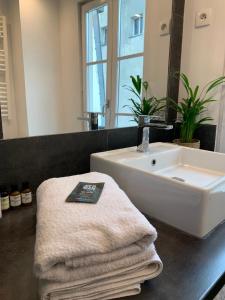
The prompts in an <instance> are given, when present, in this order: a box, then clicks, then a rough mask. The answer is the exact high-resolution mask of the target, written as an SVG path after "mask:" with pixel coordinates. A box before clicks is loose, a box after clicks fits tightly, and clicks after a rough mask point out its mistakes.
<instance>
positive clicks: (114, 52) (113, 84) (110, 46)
mask: <svg viewBox="0 0 225 300" xmlns="http://www.w3.org/2000/svg"><path fill="white" fill-rule="evenodd" d="M105 4H107V5H108V25H107V29H108V39H107V44H106V46H107V58H106V59H105V60H102V61H94V62H86V57H87V52H86V22H85V15H86V13H87V12H88V11H90V10H92V9H95V8H97V7H98V6H103V5H105ZM147 8H148V1H147V0H146V2H145V16H142V19H143V32H142V34H143V36H144V49H143V51H142V52H139V53H135V54H130V55H125V56H119V51H118V44H119V37H118V29H119V28H118V26H119V0H93V1H91V2H88V3H86V4H83V5H82V7H81V10H82V16H81V19H82V30H81V31H82V39H81V40H82V74H83V75H82V79H83V93H82V94H83V97H82V98H83V112H84V114H86V115H87V114H88V106H87V105H88V103H87V99H88V98H87V90H86V89H87V81H86V80H87V76H86V74H87V72H86V70H87V69H86V68H87V66H89V65H95V64H98V63H106V64H107V72H106V99H105V100H106V101H105V109H104V111H103V112H102V111H101V112H98V113H99V114H100V115H103V114H104V115H105V120H106V122H105V128H106V129H107V128H115V127H117V126H116V125H117V117H119V116H133V114H132V113H120V112H118V111H117V106H118V84H117V78H118V63H119V61H122V60H127V59H131V58H136V57H143V76H144V74H145V65H144V60H145V50H146V49H145V39H146V27H147V17H146V15H147Z"/></svg>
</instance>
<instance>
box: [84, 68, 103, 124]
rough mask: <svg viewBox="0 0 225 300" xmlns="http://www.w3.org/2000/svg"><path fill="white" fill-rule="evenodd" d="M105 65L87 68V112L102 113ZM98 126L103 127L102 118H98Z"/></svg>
mask: <svg viewBox="0 0 225 300" xmlns="http://www.w3.org/2000/svg"><path fill="white" fill-rule="evenodd" d="M106 68H107V67H106V63H104V64H96V65H91V66H87V87H86V91H87V101H88V103H87V104H88V105H87V106H88V107H87V110H88V111H90V112H102V111H103V107H104V105H105V102H106V101H105V99H106ZM99 125H100V126H103V125H104V124H103V117H100V116H99Z"/></svg>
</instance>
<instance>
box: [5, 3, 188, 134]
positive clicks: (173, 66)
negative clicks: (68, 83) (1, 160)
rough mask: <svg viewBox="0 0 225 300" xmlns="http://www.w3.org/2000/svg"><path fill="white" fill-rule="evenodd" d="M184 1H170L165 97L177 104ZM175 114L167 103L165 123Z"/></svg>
mask: <svg viewBox="0 0 225 300" xmlns="http://www.w3.org/2000/svg"><path fill="white" fill-rule="evenodd" d="M184 7H185V0H172V14H171V29H170V50H169V63H168V79H167V97H169V98H172V99H174V100H175V101H177V102H178V95H179V82H180V80H179V78H178V76H176V74H177V73H179V72H180V66H181V54H182V39H183V20H184ZM176 117H177V113H176V111H175V110H173V109H172V108H171V107H170V106H169V103H167V112H166V122H167V123H174V122H175V121H176ZM0 139H3V128H2V117H1V107H0Z"/></svg>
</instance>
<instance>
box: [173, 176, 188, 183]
mask: <svg viewBox="0 0 225 300" xmlns="http://www.w3.org/2000/svg"><path fill="white" fill-rule="evenodd" d="M172 179H174V180H177V181H181V182H185V180H184V179H183V178H181V177H176V176H175V177H172Z"/></svg>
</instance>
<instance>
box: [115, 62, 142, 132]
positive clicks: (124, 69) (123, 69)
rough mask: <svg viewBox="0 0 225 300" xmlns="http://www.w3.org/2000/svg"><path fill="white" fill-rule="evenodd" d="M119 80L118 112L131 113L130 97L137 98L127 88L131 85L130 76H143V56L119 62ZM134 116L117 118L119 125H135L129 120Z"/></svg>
mask: <svg viewBox="0 0 225 300" xmlns="http://www.w3.org/2000/svg"><path fill="white" fill-rule="evenodd" d="M118 64H119V65H118V80H117V112H118V113H131V110H130V109H129V107H124V106H125V105H130V104H131V103H130V101H129V99H130V98H134V99H135V100H136V99H137V98H135V97H134V95H133V94H132V93H131V92H130V91H128V90H127V86H131V79H130V76H131V75H133V76H137V75H139V76H141V77H143V56H140V57H135V58H130V59H124V60H121V61H119V63H118ZM129 119H133V118H132V117H131V118H130V117H119V118H118V120H117V126H118V127H125V126H134V125H135V123H134V122H129Z"/></svg>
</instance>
